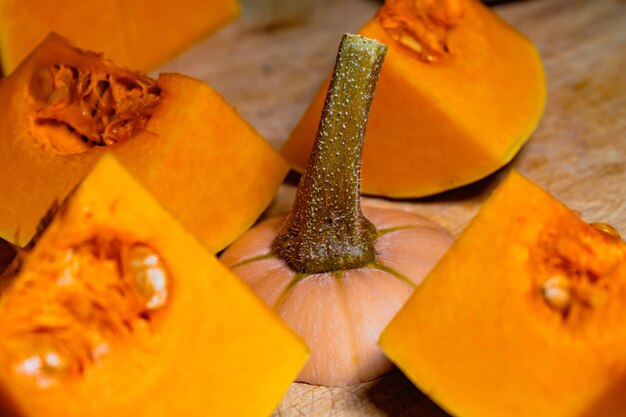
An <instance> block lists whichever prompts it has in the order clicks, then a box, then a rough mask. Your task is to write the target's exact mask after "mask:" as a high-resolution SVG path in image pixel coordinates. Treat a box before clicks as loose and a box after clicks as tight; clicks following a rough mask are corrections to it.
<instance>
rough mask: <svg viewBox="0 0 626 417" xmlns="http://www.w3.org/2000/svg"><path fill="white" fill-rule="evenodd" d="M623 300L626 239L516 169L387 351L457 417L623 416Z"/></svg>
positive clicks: (437, 272) (420, 294)
mask: <svg viewBox="0 0 626 417" xmlns="http://www.w3.org/2000/svg"><path fill="white" fill-rule="evenodd" d="M624 299H626V243H624V242H623V241H621V240H620V239H619V238H617V237H615V236H612V235H611V234H610V233H606V232H603V231H601V230H599V229H598V228H596V227H593V226H591V225H587V224H585V223H584V222H583V221H582V220H581V219H580V218H578V216H577V215H576V214H575V213H574V212H572V211H571V210H569V209H568V208H566V207H565V206H563V205H562V204H561V203H559V202H558V201H556V200H555V199H554V198H553V197H551V196H549V195H548V194H547V193H546V192H545V191H543V190H541V189H540V188H539V187H537V186H536V185H535V184H533V183H532V182H530V181H529V180H528V179H526V178H524V177H523V176H521V175H520V174H518V173H516V172H512V173H511V174H510V176H509V177H508V178H507V179H506V180H505V181H504V182H503V183H502V184H501V185H500V186H499V188H498V189H496V190H495V191H494V193H493V195H492V196H491V197H490V198H489V200H487V202H486V203H485V204H484V205H483V207H482V208H481V210H480V212H479V214H478V215H477V216H476V217H475V218H474V219H473V220H472V222H471V223H470V225H469V226H468V227H467V228H466V230H465V231H464V232H463V233H462V234H461V236H460V237H459V238H458V239H457V240H456V242H455V244H454V245H453V246H452V247H451V248H450V250H449V251H448V252H447V253H446V255H445V256H444V257H443V258H442V259H441V261H440V262H439V263H438V265H437V267H435V268H434V269H433V271H432V272H431V273H430V274H429V275H428V276H427V277H426V278H425V279H424V281H423V283H422V285H421V286H420V287H419V288H418V289H417V290H416V291H415V292H414V293H413V295H412V297H411V298H410V299H409V300H408V301H407V303H406V304H405V305H404V307H403V308H402V309H401V310H400V311H399V312H398V314H397V315H396V316H395V317H394V319H393V320H392V321H391V323H390V324H389V326H388V327H387V328H386V329H385V330H384V332H383V333H382V335H381V338H380V342H379V343H380V346H381V347H382V348H383V350H384V351H385V353H386V354H387V355H388V356H389V357H390V358H391V360H392V361H393V362H394V363H396V364H397V365H398V366H399V367H400V368H401V369H402V370H403V372H404V373H405V374H406V375H407V376H408V377H409V378H410V379H411V380H412V381H413V382H414V383H415V384H416V385H417V386H418V387H419V388H420V389H421V390H422V391H423V392H425V393H427V394H428V395H429V396H431V398H433V399H434V400H435V401H436V402H437V403H439V404H440V405H441V406H442V407H443V408H445V409H446V410H448V411H449V412H450V413H451V414H454V415H461V416H467V417H492V416H493V417H500V416H504V415H506V416H511V417H524V416H536V417H568V416H569V417H571V416H577V417H578V416H596V417H617V416H619V415H621V414H620V413H617V412H615V411H613V413H611V412H608V411H607V410H619V409H620V408H621V410H622V411H623V410H624V409H625V408H624V406H626V397H624V395H623V388H624V386H625V385H624V381H626V354H625V350H624V346H626V328H625V327H624V325H623V323H624V322H625V321H626V308H624V303H623V300H624ZM494 393H497V395H494ZM529 399H532V401H529Z"/></svg>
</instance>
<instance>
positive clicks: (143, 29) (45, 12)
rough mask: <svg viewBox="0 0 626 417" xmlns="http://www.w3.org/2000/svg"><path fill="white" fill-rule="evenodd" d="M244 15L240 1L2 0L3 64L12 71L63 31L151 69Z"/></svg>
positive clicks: (86, 44)
mask: <svg viewBox="0 0 626 417" xmlns="http://www.w3.org/2000/svg"><path fill="white" fill-rule="evenodd" d="M238 14H239V3H238V2H237V0H200V1H198V0H183V1H172V0H124V1H123V2H105V1H94V0H85V1H80V2H75V1H71V0H55V1H43V2H42V1H32V0H0V57H1V59H2V68H3V69H4V71H5V74H8V73H10V72H11V71H13V69H14V68H15V67H16V66H17V65H18V64H19V63H20V62H21V61H22V59H24V58H25V57H26V55H28V53H30V51H31V50H32V49H33V48H34V47H35V46H37V44H38V43H39V42H40V41H41V40H42V39H43V38H45V37H46V35H48V33H49V32H57V33H60V34H61V35H63V36H66V37H68V38H70V39H76V40H80V42H81V45H82V46H83V47H85V48H87V49H90V50H93V51H98V52H104V53H105V54H106V56H108V57H109V58H111V59H112V60H114V61H115V62H117V63H118V64H119V65H122V66H124V67H129V68H137V69H140V70H143V71H148V70H152V69H154V68H156V66H157V65H159V64H162V63H164V62H165V61H167V60H168V59H170V58H172V57H173V56H175V55H176V54H178V53H180V52H182V51H183V50H184V49H185V48H186V47H188V46H189V45H191V44H192V43H194V42H196V41H199V40H200V39H202V37H204V36H206V35H207V34H209V33H210V32H213V31H214V30H216V29H218V28H220V27H221V26H223V25H224V24H226V23H228V22H229V21H231V20H232V19H234V18H235V17H236V16H237V15H238Z"/></svg>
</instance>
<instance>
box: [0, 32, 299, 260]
mask: <svg viewBox="0 0 626 417" xmlns="http://www.w3.org/2000/svg"><path fill="white" fill-rule="evenodd" d="M0 107H2V109H3V112H2V114H1V115H0V138H1V140H0V198H1V199H2V201H3V203H2V205H0V237H2V238H4V239H6V240H7V241H9V242H11V243H14V244H16V245H18V246H24V245H26V244H27V243H28V242H29V241H30V239H31V238H32V236H33V235H34V234H35V232H36V228H37V224H38V222H39V219H41V218H42V217H43V216H44V215H45V213H46V210H47V209H48V207H49V206H51V205H52V204H53V203H55V202H58V201H60V200H62V199H63V198H64V197H65V196H66V195H67V194H68V193H69V191H70V190H71V189H72V188H73V187H74V186H75V185H76V183H77V182H78V181H79V180H80V179H81V178H82V177H83V176H84V175H85V173H86V172H87V171H88V170H89V169H90V168H91V167H92V166H93V164H94V163H95V161H96V160H97V159H98V158H100V157H101V156H102V154H103V153H104V152H105V150H110V151H111V152H113V153H115V155H116V156H117V157H118V158H119V159H120V161H122V163H123V164H124V165H125V166H126V168H127V169H128V170H129V171H130V172H131V173H132V174H133V175H135V176H136V177H137V178H138V179H139V180H140V182H141V183H142V184H143V185H144V186H145V187H146V188H147V189H148V190H149V191H150V192H151V193H153V194H154V195H155V196H156V198H157V200H158V201H159V202H160V203H161V204H162V205H163V206H164V207H165V208H166V209H167V210H169V211H170V212H172V213H173V214H174V215H175V216H176V217H177V218H178V219H179V220H180V222H181V223H182V224H183V225H184V226H185V227H187V228H188V229H189V230H191V231H192V232H193V233H194V234H196V236H197V237H198V239H199V240H200V241H201V242H202V243H204V244H205V245H206V246H207V247H208V248H209V249H210V250H211V251H214V252H215V251H218V250H220V249H222V248H223V247H224V246H226V245H227V244H228V243H230V242H231V241H232V240H234V239H235V238H236V237H237V236H239V235H240V234H241V233H243V231H244V230H246V229H247V228H248V227H250V226H251V225H252V223H254V221H255V220H256V218H257V217H258V216H259V215H260V213H261V212H262V211H263V210H264V209H265V207H266V206H267V205H268V204H269V203H270V201H271V199H272V198H273V196H274V194H275V193H276V191H277V189H278V187H279V186H280V183H281V182H282V180H283V178H284V176H285V174H286V172H287V165H286V164H285V162H284V161H283V160H282V158H281V157H280V155H279V154H278V153H277V152H276V151H275V150H274V149H273V148H272V147H271V145H269V144H268V143H267V142H266V141H265V140H263V138H261V137H260V136H259V135H258V134H257V133H256V132H255V131H254V129H253V128H252V127H251V126H250V125H249V124H248V123H246V122H245V121H244V120H243V119H242V118H241V117H240V116H239V115H238V114H237V112H236V111H235V110H234V109H233V108H232V107H231V106H230V105H229V104H228V103H227V102H226V101H225V100H224V99H223V98H222V97H221V96H220V95H219V94H218V93H216V92H215V91H214V90H213V89H212V88H211V87H210V86H209V85H207V84H206V83H204V82H201V81H199V80H195V79H192V78H190V77H186V76H183V75H180V74H163V75H161V76H159V78H158V79H157V80H153V79H151V78H148V77H146V76H145V75H142V74H140V73H136V72H131V71H128V70H123V69H120V68H118V67H116V66H114V65H113V64H112V63H111V62H110V61H107V60H104V59H102V58H101V56H100V55H98V54H95V53H92V52H86V51H82V50H79V49H77V48H76V47H74V46H72V45H71V44H70V43H69V42H68V41H67V40H65V39H63V38H61V37H59V36H58V35H54V34H52V35H50V36H49V37H47V38H46V40H45V41H44V42H43V43H42V44H41V45H39V46H38V47H37V48H36V49H35V51H34V52H33V53H32V54H31V55H30V56H29V58H28V59H27V60H25V61H24V62H23V63H22V64H21V65H20V67H19V68H18V69H17V70H16V71H15V72H13V74H12V75H11V76H9V77H7V78H6V79H4V80H3V81H2V83H0Z"/></svg>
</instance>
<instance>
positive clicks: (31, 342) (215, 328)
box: [0, 155, 307, 417]
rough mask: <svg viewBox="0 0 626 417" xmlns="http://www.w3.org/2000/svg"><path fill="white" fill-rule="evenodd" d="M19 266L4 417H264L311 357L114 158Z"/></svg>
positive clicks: (3, 366) (8, 306) (1, 397)
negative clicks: (6, 416) (308, 357)
mask: <svg viewBox="0 0 626 417" xmlns="http://www.w3.org/2000/svg"><path fill="white" fill-rule="evenodd" d="M18 262H19V264H18V265H17V266H14V267H12V269H11V270H12V271H13V273H14V275H13V276H12V277H11V283H10V284H9V286H8V287H7V288H6V289H5V290H4V292H2V294H1V295H0V414H2V415H7V414H8V415H10V416H13V415H15V416H19V417H30V416H33V417H35V416H37V417H40V416H46V417H74V416H75V417H78V416H80V417H83V416H90V417H98V416H118V417H125V416H129V417H130V416H133V417H141V416H150V417H159V416H169V417H171V416H250V417H252V416H259V417H260V416H267V415H269V414H270V413H271V411H272V409H273V407H275V406H276V404H277V403H278V401H279V400H280V397H281V396H282V394H283V392H284V391H285V390H286V389H287V387H288V385H289V384H290V382H291V381H292V380H293V378H295V376H296V375H297V373H298V371H299V369H300V368H301V366H302V365H303V363H304V361H305V360H306V357H307V350H306V347H305V346H304V345H303V343H302V342H301V341H300V340H299V339H298V338H297V336H295V334H293V333H292V332H291V331H290V330H289V329H288V328H287V327H286V325H284V324H283V323H282V322H281V321H280V319H279V318H278V317H277V316H275V315H274V314H273V313H272V312H271V311H270V310H269V309H268V308H266V307H265V306H264V304H263V302H262V301H261V300H259V299H257V298H256V297H255V296H254V295H253V294H252V292H251V291H250V290H249V289H248V288H247V287H246V286H245V284H243V283H241V282H240V281H239V280H238V279H237V278H236V277H235V276H234V275H233V274H231V273H230V272H229V271H228V270H227V269H226V268H225V267H223V266H222V265H221V264H220V263H219V262H218V261H217V259H216V258H215V257H214V256H213V255H211V254H209V253H208V252H207V251H206V248H204V247H203V246H202V245H201V244H200V243H198V242H197V241H196V240H195V238H193V237H192V236H191V235H190V234H189V233H188V232H187V231H185V230H184V229H183V228H182V227H181V226H180V225H179V224H178V223H177V222H176V221H175V220H174V219H173V218H172V217H171V216H170V215H169V214H168V213H167V212H166V211H165V210H163V209H162V208H161V207H160V206H159V205H158V204H157V203H156V201H155V200H154V199H153V197H152V196H151V195H150V194H149V193H148V192H147V191H145V190H144V189H143V188H142V187H141V186H140V184H139V183H138V182H137V181H135V180H134V179H133V178H132V177H131V176H130V175H129V174H128V173H127V172H126V171H125V170H124V169H123V168H122V166H121V165H120V164H119V163H118V162H117V161H116V160H115V158H114V157H113V156H112V155H105V156H103V158H102V159H101V160H100V161H99V162H98V163H97V165H96V166H95V167H94V168H93V171H91V173H90V174H89V175H88V176H87V178H86V179H85V180H84V181H83V182H82V183H81V184H80V185H79V186H78V187H77V189H76V190H75V191H74V192H73V193H72V194H71V195H70V197H69V198H68V199H67V200H66V202H65V203H64V204H63V205H61V207H60V208H59V209H58V210H57V213H56V215H55V216H54V217H53V220H52V222H51V223H50V225H49V226H48V227H47V228H46V229H45V231H44V232H43V233H42V234H41V235H40V236H39V237H38V240H37V243H36V245H35V246H34V248H33V249H32V250H30V251H28V252H26V253H24V254H22V255H20V257H19V260H18ZM5 279H6V277H5Z"/></svg>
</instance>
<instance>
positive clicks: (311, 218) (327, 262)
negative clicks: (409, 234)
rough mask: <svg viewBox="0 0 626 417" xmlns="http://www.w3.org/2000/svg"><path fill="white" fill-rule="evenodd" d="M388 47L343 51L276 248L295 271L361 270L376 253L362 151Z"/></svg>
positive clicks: (366, 43)
mask: <svg viewBox="0 0 626 417" xmlns="http://www.w3.org/2000/svg"><path fill="white" fill-rule="evenodd" d="M386 52H387V47H386V46H385V45H384V44H382V43H380V42H377V41H375V40H371V39H367V38H364V37H362V36H358V35H349V34H348V35H344V37H343V38H342V40H341V45H340V46H339V53H338V55H337V61H336V63H335V69H334V72H333V76H332V78H331V81H330V86H329V88H328V93H327V95H326V102H325V103H324V109H323V111H322V118H321V121H320V124H319V128H318V131H317V136H316V138H315V143H314V145H313V150H312V152H311V156H310V157H309V161H308V164H307V167H306V170H305V173H304V175H303V177H302V179H301V182H300V186H299V187H298V192H297V195H296V200H295V202H294V207H293V209H292V211H291V213H290V214H289V216H288V218H287V220H286V221H285V223H284V224H283V225H282V227H281V229H280V231H279V233H278V235H277V236H276V239H275V240H274V242H273V245H272V249H273V250H274V252H276V253H277V254H278V256H279V257H281V258H282V259H284V260H285V261H286V262H287V263H288V264H289V266H291V267H292V268H293V269H294V270H295V271H297V272H301V273H320V272H328V271H338V270H346V269H353V268H359V267H361V266H364V265H366V264H368V263H370V262H372V261H374V257H375V255H376V253H375V251H374V241H375V239H376V230H375V228H374V226H373V225H372V224H371V223H370V222H369V221H368V220H367V219H366V218H365V217H364V216H363V213H362V212H361V204H360V171H361V153H362V149H363V140H364V136H365V127H366V125H367V119H368V116H369V112H370V107H371V104H372V99H373V97H374V89H375V88H376V82H377V81H378V76H379V74H380V70H381V68H382V63H383V60H384V58H385V53H386Z"/></svg>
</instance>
